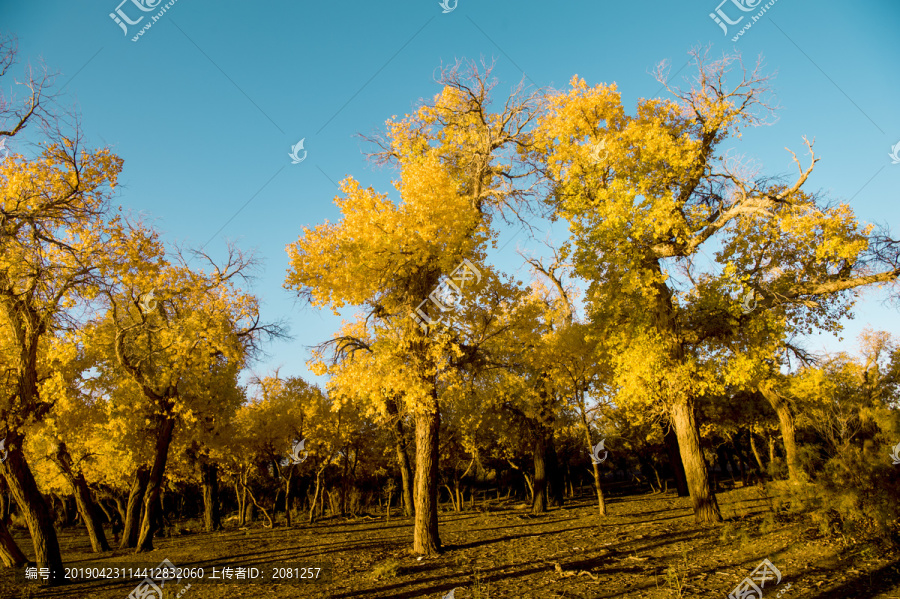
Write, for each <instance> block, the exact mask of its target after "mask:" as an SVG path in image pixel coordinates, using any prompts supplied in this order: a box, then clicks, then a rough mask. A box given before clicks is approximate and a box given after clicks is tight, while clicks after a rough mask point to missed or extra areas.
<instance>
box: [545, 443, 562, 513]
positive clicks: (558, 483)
mask: <svg viewBox="0 0 900 599" xmlns="http://www.w3.org/2000/svg"><path fill="white" fill-rule="evenodd" d="M546 439H547V442H546V444H545V447H546V452H545V455H546V467H545V471H546V476H547V482H548V485H547V496H548V498H549V500H550V505H552V506H555V507H562V506H563V505H564V504H565V488H564V486H563V485H564V483H563V477H562V468H560V467H559V456H558V455H557V454H556V442H555V441H554V438H553V430H552V429H548V430H547V437H546Z"/></svg>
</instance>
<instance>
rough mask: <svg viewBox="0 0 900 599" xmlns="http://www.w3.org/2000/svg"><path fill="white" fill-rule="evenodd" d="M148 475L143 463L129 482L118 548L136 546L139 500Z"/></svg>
mask: <svg viewBox="0 0 900 599" xmlns="http://www.w3.org/2000/svg"><path fill="white" fill-rule="evenodd" d="M149 477H150V470H149V469H148V468H147V466H144V465H142V466H140V467H138V469H137V472H135V473H134V482H132V483H131V492H130V493H129V494H128V504H127V506H126V508H125V524H124V527H123V529H122V542H121V543H119V549H127V548H131V547H137V541H138V530H139V527H140V522H141V500H142V499H143V497H144V491H146V490H147V479H148V478H149Z"/></svg>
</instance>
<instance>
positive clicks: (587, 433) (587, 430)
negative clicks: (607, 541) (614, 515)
mask: <svg viewBox="0 0 900 599" xmlns="http://www.w3.org/2000/svg"><path fill="white" fill-rule="evenodd" d="M581 401H584V400H583V399H582V400H581ZM581 431H582V432H583V433H584V441H585V443H587V446H588V452H589V453H593V450H594V447H593V445H592V443H593V439H591V427H590V425H589V424H588V421H587V414H585V413H584V410H583V409H582V410H581ZM591 463H592V465H593V467H594V489H595V490H596V491H597V508H598V510H599V512H600V515H601V516H605V515H606V499H605V498H604V497H603V486H602V484H601V482H600V481H601V476H600V464H597V463H595V462H594V460H591Z"/></svg>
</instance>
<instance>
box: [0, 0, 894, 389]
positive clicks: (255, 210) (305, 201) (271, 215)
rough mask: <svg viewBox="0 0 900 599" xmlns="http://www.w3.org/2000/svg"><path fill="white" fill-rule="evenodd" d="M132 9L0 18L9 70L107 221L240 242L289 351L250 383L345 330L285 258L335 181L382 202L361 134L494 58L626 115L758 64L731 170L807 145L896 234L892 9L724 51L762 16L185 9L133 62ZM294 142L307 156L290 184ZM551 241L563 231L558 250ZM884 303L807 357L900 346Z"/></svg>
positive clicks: (672, 6) (497, 7)
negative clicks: (768, 110)
mask: <svg viewBox="0 0 900 599" xmlns="http://www.w3.org/2000/svg"><path fill="white" fill-rule="evenodd" d="M141 1H143V2H144V4H145V5H146V4H149V5H151V6H155V5H156V4H157V3H158V0H126V1H125V3H123V4H121V5H120V4H119V2H120V0H109V1H106V0H102V1H99V0H90V1H89V2H78V3H74V2H71V1H68V2H63V1H58V0H42V1H41V2H14V1H11V0H0V31H2V32H4V33H12V34H14V35H16V36H17V37H18V40H19V52H20V55H19V58H20V63H26V64H27V63H32V64H38V62H39V60H41V59H43V61H44V62H45V63H46V64H47V65H48V66H49V67H50V69H51V70H54V71H57V72H59V79H58V83H59V85H65V92H66V93H67V94H68V100H69V101H70V102H75V103H77V106H78V109H79V110H80V112H81V114H82V115H83V123H82V124H83V129H84V131H85V133H86V135H87V139H88V142H89V143H90V144H91V145H94V146H107V145H108V146H110V147H111V148H112V149H113V150H114V151H115V152H116V153H117V154H118V155H120V156H121V157H122V158H124V160H125V168H124V172H123V175H122V177H121V179H120V181H121V183H122V184H123V185H122V187H121V188H120V190H119V194H118V195H119V197H118V199H117V203H119V204H121V205H122V206H123V207H124V208H125V209H126V210H130V211H132V212H133V213H134V214H140V215H143V216H144V217H145V218H146V219H147V220H148V221H150V222H152V223H154V224H155V225H156V226H157V227H158V228H159V229H160V230H161V231H162V232H164V236H165V238H166V239H168V240H169V241H177V242H180V243H184V244H187V245H189V246H193V247H199V246H203V245H204V244H207V243H208V245H207V246H206V250H208V251H209V252H210V253H211V254H212V255H213V256H214V257H216V256H221V255H222V252H223V248H224V243H225V240H226V239H231V240H234V241H236V242H237V243H238V244H239V245H240V247H242V248H244V249H248V250H254V251H255V252H256V253H257V255H258V257H259V258H261V259H262V260H263V267H264V268H263V270H262V272H261V273H260V276H259V278H258V280H257V281H256V284H255V286H254V289H253V290H254V291H255V292H256V293H257V294H258V295H259V296H261V298H262V299H263V310H264V316H265V317H266V318H268V319H270V320H276V319H281V318H285V319H286V320H287V321H288V323H289V324H290V327H291V332H292V334H293V335H294V339H293V340H291V341H285V342H279V343H275V344H273V345H271V346H269V347H268V348H267V351H268V353H269V354H270V356H269V357H268V358H266V359H265V360H264V361H263V362H261V363H259V364H256V365H255V366H254V370H255V371H256V372H258V373H261V374H262V373H265V372H267V371H269V370H271V369H272V368H274V367H277V366H281V367H282V369H281V374H282V375H292V374H295V375H301V376H304V377H310V375H309V372H308V370H307V369H306V366H305V361H306V359H307V358H308V356H309V354H308V351H307V346H309V345H313V344H316V343H319V342H321V341H324V340H326V339H328V338H330V336H331V334H332V333H333V332H334V331H335V330H336V328H337V326H338V324H339V319H338V318H336V317H334V316H332V315H331V314H330V312H328V311H319V310H315V309H312V308H310V307H309V306H305V305H303V304H301V303H300V302H299V301H297V300H295V298H294V297H293V296H292V295H291V294H290V293H289V292H288V291H286V290H284V289H283V288H282V283H283V281H284V276H285V270H286V268H287V255H286V253H285V246H286V245H287V244H289V243H292V242H293V241H295V240H296V239H297V237H298V235H299V234H300V232H301V230H302V227H303V226H304V225H306V226H314V225H316V224H319V223H322V222H323V221H325V220H326V219H330V220H332V221H334V220H336V219H337V218H338V212H337V209H336V208H335V206H334V204H333V201H332V200H333V198H334V196H335V194H336V193H337V188H336V183H337V182H338V181H339V180H340V179H342V178H343V177H345V176H346V175H348V174H352V175H354V176H355V177H356V178H357V179H359V180H360V181H362V183H363V184H364V185H366V186H368V185H372V186H374V187H375V188H376V189H378V190H379V191H388V192H393V189H392V188H391V187H390V185H389V181H390V178H391V176H392V175H391V172H390V171H389V170H385V169H378V168H374V167H373V166H371V165H369V164H368V163H367V162H366V160H365V157H364V156H363V151H364V150H366V148H367V146H366V144H365V142H363V141H362V140H361V139H359V138H358V137H356V135H357V134H360V133H362V134H371V133H376V132H378V131H380V130H381V128H382V126H383V123H384V121H385V120H386V119H388V118H390V117H391V116H392V115H402V114H404V113H407V112H410V111H411V110H412V109H414V108H415V107H416V106H417V104H418V100H419V99H420V98H431V97H432V96H433V95H434V94H435V93H437V92H438V91H439V89H438V86H437V85H436V84H435V83H434V74H435V72H436V69H438V68H439V67H440V66H441V65H442V64H444V65H447V64H452V63H453V62H454V61H456V60H457V59H475V60H480V59H481V58H485V59H486V60H491V59H496V62H497V65H496V69H495V72H494V74H495V76H496V77H497V78H499V80H500V83H499V85H498V86H497V88H496V91H495V97H497V98H502V97H503V95H504V94H505V93H506V91H507V90H509V89H510V88H511V87H512V86H513V85H515V84H516V83H518V82H519V81H520V79H522V77H523V76H525V77H527V81H528V82H530V83H531V84H533V85H535V86H541V87H543V86H553V87H556V88H559V89H562V88H565V87H566V86H567V84H568V81H569V79H570V78H571V77H572V76H573V75H575V74H578V75H579V76H581V77H583V78H585V79H586V80H587V81H588V83H589V84H596V83H600V82H616V83H617V84H618V86H619V91H620V92H621V93H622V99H623V102H624V104H625V106H626V110H628V111H629V112H631V111H633V107H634V105H635V102H636V100H637V99H638V98H641V97H655V96H658V95H660V93H661V90H660V86H659V84H658V83H657V82H656V81H655V80H654V79H653V78H652V77H651V76H650V74H649V73H650V71H651V70H652V69H653V68H654V66H655V64H656V63H658V62H659V61H661V60H669V61H671V63H672V73H673V74H675V73H676V72H677V71H678V70H679V69H681V68H682V67H683V66H684V65H685V63H686V62H687V60H688V56H687V52H688V50H689V49H690V48H691V47H693V46H696V45H706V44H712V52H713V53H714V54H716V55H719V54H721V53H722V52H733V51H740V52H741V53H742V54H743V56H744V60H745V62H747V63H752V62H754V61H755V60H756V58H757V56H758V55H762V56H763V57H764V59H765V62H766V65H767V70H768V71H769V72H770V73H773V74H774V75H775V79H774V85H773V88H774V91H775V93H776V95H777V100H778V104H779V105H780V106H781V109H780V110H779V111H778V112H777V120H776V122H775V123H774V124H773V125H772V126H768V127H762V128H756V129H752V130H749V131H747V132H746V133H745V135H744V137H743V138H742V140H740V143H739V144H738V145H737V146H736V149H737V150H738V151H739V152H741V153H743V154H744V155H746V156H747V157H748V158H750V157H752V158H753V159H755V160H756V161H757V162H758V163H759V164H760V165H761V166H762V167H763V169H764V172H766V173H768V174H787V175H794V173H795V172H796V171H795V166H794V164H793V162H792V159H791V156H790V154H789V153H788V152H787V151H786V150H785V149H784V148H785V146H787V147H790V148H791V149H792V150H794V151H795V152H797V153H798V155H801V154H802V153H803V152H804V146H803V141H802V137H803V136H804V135H806V136H808V137H810V138H815V141H816V147H815V148H816V152H817V154H818V155H819V156H820V157H821V158H822V160H821V162H819V164H818V167H817V170H816V171H815V173H814V175H813V177H812V178H811V180H810V181H809V183H808V184H807V187H806V189H808V190H816V189H817V190H820V191H822V192H823V193H825V194H826V195H827V196H828V197H830V198H832V199H838V200H849V201H851V205H852V206H853V207H854V209H855V210H856V213H857V215H858V216H859V218H860V219H861V220H863V221H867V222H878V223H883V224H886V225H888V226H890V227H891V229H892V230H893V231H894V232H895V233H898V232H900V223H898V215H900V208H898V199H900V198H898V189H900V164H892V163H891V159H890V158H889V156H888V154H889V152H890V151H891V146H893V145H894V144H897V143H898V142H900V77H898V76H897V73H898V72H900V58H898V53H897V31H898V26H900V2H898V1H897V0H872V1H868V2H864V3H857V4H849V3H846V2H838V1H836V0H821V1H818V2H815V3H809V2H796V1H792V0H778V1H777V2H775V3H774V4H773V5H772V6H771V7H770V8H769V9H768V10H767V11H766V12H765V14H763V15H762V16H761V17H760V18H759V19H758V21H756V22H753V24H752V27H751V28H750V29H748V30H747V31H746V32H745V33H744V34H743V35H742V36H741V37H740V38H739V39H738V41H737V42H732V41H731V38H732V36H733V35H734V34H736V33H737V31H738V30H739V29H740V28H741V27H742V26H744V25H745V24H746V23H748V22H750V20H751V16H752V15H755V14H756V13H757V12H758V11H759V10H761V6H762V5H764V4H765V2H759V0H743V1H744V4H745V6H746V5H747V4H749V5H752V6H756V8H755V9H754V10H753V11H750V12H742V11H741V10H739V9H738V8H737V7H736V6H735V4H734V3H733V2H739V1H741V0H726V2H725V3H724V4H721V5H719V4H718V2H719V0H710V1H706V0H703V1H695V0H691V1H688V2H678V3H675V2H671V1H662V0H646V1H644V2H640V3H636V2H624V1H622V2H617V3H616V2H596V1H592V2H587V1H585V2H564V3H538V2H534V1H532V0H523V1H520V2H513V1H508V0H492V1H489V2H474V0H458V3H457V4H456V7H455V8H454V9H453V10H452V11H451V12H449V13H443V12H442V8H441V6H439V2H438V0H427V1H426V0H421V1H418V2H393V3H386V2H359V1H347V2H327V3H326V2H319V3H312V2H286V1H281V0H275V1H271V2H266V3H249V2H237V1H235V0H218V1H216V2H212V1H210V0H177V1H176V2H174V4H173V5H172V6H171V7H170V8H169V9H168V10H167V11H166V12H165V13H164V14H163V15H162V16H161V17H160V18H159V19H158V21H156V22H154V23H153V25H152V27H151V28H149V29H147V30H146V31H145V32H144V34H143V35H142V36H141V37H139V38H138V41H137V42H133V41H131V39H132V37H133V36H134V35H135V34H136V33H137V32H138V31H139V30H140V28H141V27H143V26H144V25H145V24H146V23H148V22H149V21H150V15H155V14H157V12H158V11H159V10H160V9H161V7H162V6H163V5H165V4H166V2H159V7H158V8H157V9H155V10H153V11H151V12H142V11H140V10H139V9H138V8H137V7H136V5H135V4H134V3H140V2H141ZM448 1H449V6H451V7H452V6H453V0H448ZM133 2H134V3H133ZM757 5H758V6H757ZM717 6H719V7H720V9H721V11H722V12H723V13H724V14H725V15H726V16H727V17H728V18H729V19H731V20H733V21H734V20H736V19H737V18H738V17H739V16H741V15H745V18H743V20H742V21H741V22H740V23H738V24H737V25H732V26H729V32H728V34H727V35H726V34H725V33H723V31H722V29H720V27H719V26H718V25H717V24H716V23H715V22H714V21H713V19H711V18H710V16H709V15H710V13H712V12H714V11H715V10H716V8H717ZM117 7H119V8H120V9H121V11H122V12H123V13H124V14H125V15H126V16H128V18H129V19H131V20H132V21H134V20H137V19H138V17H139V16H141V15H146V16H145V18H144V19H143V20H142V21H141V22H139V23H138V24H136V25H131V26H129V27H128V35H126V34H125V33H123V30H122V29H121V28H120V27H119V26H118V25H117V24H116V23H115V22H114V21H113V19H111V18H110V16H109V15H110V13H113V12H114V11H115V10H116V8H117ZM20 66H21V65H20ZM689 73H690V68H689V67H688V68H685V69H684V70H682V71H681V72H680V73H677V74H676V75H675V79H676V80H678V81H680V80H681V77H682V76H684V75H686V74H689ZM3 91H4V93H6V94H9V93H10V91H11V90H10V89H9V88H5V89H4V90H3ZM301 138H303V139H305V143H304V146H305V150H306V151H307V152H308V154H307V157H306V159H305V160H304V161H303V162H301V163H300V164H291V160H290V158H289V157H288V153H289V152H290V149H291V146H292V145H294V144H296V143H297V142H298V141H299V140H300V139H301ZM9 145H10V146H11V148H12V149H13V150H16V147H15V141H14V140H13V142H11V143H10V144H9ZM301 155H302V154H301ZM395 197H396V196H395ZM851 198H852V199H851ZM542 230H543V231H545V232H546V231H547V228H546V225H542ZM545 234H546V233H542V234H538V238H539V239H541V238H543V237H544V235H545ZM564 234H565V231H564V229H563V228H562V227H560V226H557V227H556V230H555V232H554V237H555V238H556V239H558V240H559V239H562V238H563V237H564ZM895 236H896V235H895ZM500 245H501V246H505V248H504V249H503V250H502V251H501V252H499V253H498V254H496V255H494V256H492V257H491V260H492V261H493V262H494V264H496V265H499V266H500V267H502V268H504V269H505V270H507V271H508V272H518V273H519V276H520V278H526V277H527V274H528V273H527V270H526V269H524V268H521V260H520V259H519V258H518V257H517V256H516V255H515V249H516V248H517V247H519V248H523V249H529V248H536V247H537V244H536V243H534V242H531V241H529V239H528V237H527V236H526V235H525V234H524V233H521V232H520V231H519V230H517V229H512V228H510V229H508V230H504V232H503V235H502V237H501V241H500ZM886 297H887V295H886V294H885V293H884V292H878V291H871V292H866V293H865V295H864V299H863V301H862V302H861V303H860V304H858V306H857V309H856V314H857V318H856V319H855V320H854V321H852V322H848V323H847V327H846V329H845V332H844V334H843V336H844V341H843V342H839V341H838V340H836V339H835V338H834V337H832V336H828V337H826V338H816V339H811V340H810V341H809V342H808V346H809V348H810V349H823V348H828V349H832V350H833V349H837V348H847V349H852V348H853V347H854V345H855V337H856V335H857V333H858V332H859V331H860V330H861V329H862V328H863V327H864V326H866V325H870V326H873V327H875V328H879V329H885V330H888V331H890V332H892V333H897V334H900V329H898V326H897V325H898V323H900V319H898V314H897V310H896V309H894V308H891V307H888V306H886V305H883V302H884V300H885V299H886ZM310 378H313V379H315V377H310Z"/></svg>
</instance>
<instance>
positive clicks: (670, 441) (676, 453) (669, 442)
mask: <svg viewBox="0 0 900 599" xmlns="http://www.w3.org/2000/svg"><path fill="white" fill-rule="evenodd" d="M665 441H666V452H667V453H668V455H669V466H670V467H671V468H672V476H673V477H674V479H675V488H676V489H677V491H678V496H679V497H687V496H688V495H690V491H688V484H687V476H686V475H685V473H684V464H683V463H682V461H681V450H680V448H679V447H678V435H677V434H676V433H675V427H674V426H668V427H667V429H666V434H665Z"/></svg>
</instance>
